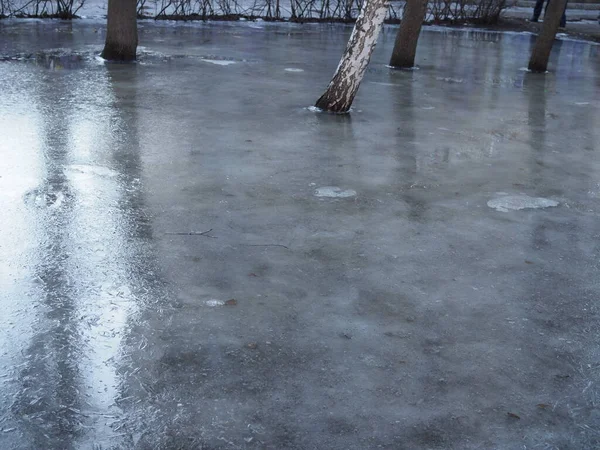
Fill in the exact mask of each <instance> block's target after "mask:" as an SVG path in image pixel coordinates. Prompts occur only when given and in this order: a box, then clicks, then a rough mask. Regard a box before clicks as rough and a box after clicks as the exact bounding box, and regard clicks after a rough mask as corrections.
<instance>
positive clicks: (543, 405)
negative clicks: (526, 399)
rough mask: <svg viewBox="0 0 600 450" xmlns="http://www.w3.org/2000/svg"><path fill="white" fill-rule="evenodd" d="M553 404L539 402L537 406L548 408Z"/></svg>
mask: <svg viewBox="0 0 600 450" xmlns="http://www.w3.org/2000/svg"><path fill="white" fill-rule="evenodd" d="M550 406H551V405H549V404H547V403H538V404H537V407H538V408H541V409H546V408H550Z"/></svg>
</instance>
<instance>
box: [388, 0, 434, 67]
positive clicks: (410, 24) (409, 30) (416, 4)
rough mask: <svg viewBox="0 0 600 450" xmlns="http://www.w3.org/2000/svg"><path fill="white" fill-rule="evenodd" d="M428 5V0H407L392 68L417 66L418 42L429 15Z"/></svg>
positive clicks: (392, 59)
mask: <svg viewBox="0 0 600 450" xmlns="http://www.w3.org/2000/svg"><path fill="white" fill-rule="evenodd" d="M427 3H428V0H406V4H405V6H404V13H403V14H402V22H401V23H400V29H399V30H398V34H397V35H396V42H395V43H394V50H393V51H392V58H391V59H390V66H392V67H397V68H399V69H404V68H410V67H413V66H414V65H415V54H416V53H417V42H418V41H419V34H420V33H421V26H422V25H423V20H424V19H425V14H426V13H427Z"/></svg>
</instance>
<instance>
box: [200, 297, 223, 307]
mask: <svg viewBox="0 0 600 450" xmlns="http://www.w3.org/2000/svg"><path fill="white" fill-rule="evenodd" d="M204 304H205V305H206V306H224V305H225V302H224V301H223V300H217V299H216V298H211V299H210V300H206V301H205V302H204Z"/></svg>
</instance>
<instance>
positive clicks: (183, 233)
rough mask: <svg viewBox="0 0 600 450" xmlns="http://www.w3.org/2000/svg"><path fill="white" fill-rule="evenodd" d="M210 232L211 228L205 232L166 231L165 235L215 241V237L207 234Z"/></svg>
mask: <svg viewBox="0 0 600 450" xmlns="http://www.w3.org/2000/svg"><path fill="white" fill-rule="evenodd" d="M212 230H213V229H212V228H211V229H210V230H206V231H188V232H176V231H167V232H166V233H165V234H168V235H170V236H205V237H209V238H213V239H216V238H217V237H216V236H210V235H209V234H208V233H210V232H211V231H212Z"/></svg>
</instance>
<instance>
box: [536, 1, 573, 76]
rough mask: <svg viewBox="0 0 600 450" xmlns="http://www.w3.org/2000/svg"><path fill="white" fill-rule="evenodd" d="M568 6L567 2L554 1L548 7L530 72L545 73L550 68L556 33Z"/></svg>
mask: <svg viewBox="0 0 600 450" xmlns="http://www.w3.org/2000/svg"><path fill="white" fill-rule="evenodd" d="M566 4H567V0H552V1H551V2H550V4H549V5H548V9H547V10H546V15H545V16H544V23H543V24H542V30H541V31H540V34H539V35H538V37H537V39H536V40H535V46H534V47H533V51H532V52H531V58H530V59H529V70H531V71H532V72H545V71H546V70H547V68H548V59H550V52H551V51H552V44H554V39H555V37H556V31H557V30H558V26H559V24H560V19H561V17H562V15H563V13H564V12H565V6H566Z"/></svg>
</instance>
